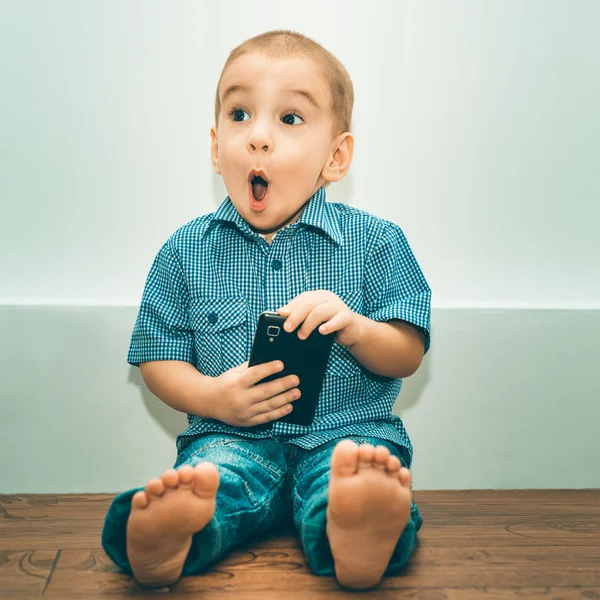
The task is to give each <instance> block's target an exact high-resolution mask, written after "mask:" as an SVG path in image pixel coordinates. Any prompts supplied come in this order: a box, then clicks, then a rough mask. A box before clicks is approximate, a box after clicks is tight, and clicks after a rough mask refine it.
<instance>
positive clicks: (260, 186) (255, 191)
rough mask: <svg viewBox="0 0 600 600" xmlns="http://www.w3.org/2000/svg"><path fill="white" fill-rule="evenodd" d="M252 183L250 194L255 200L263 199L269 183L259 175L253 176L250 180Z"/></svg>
mask: <svg viewBox="0 0 600 600" xmlns="http://www.w3.org/2000/svg"><path fill="white" fill-rule="evenodd" d="M250 184H251V185H252V195H253V196H254V199H255V200H256V201H257V202H260V201H261V200H263V199H264V197H265V196H266V194H267V188H268V187H269V184H268V183H267V182H266V181H265V180H264V179H263V178H262V177H260V176H259V175H255V176H254V178H253V179H252V180H251V181H250Z"/></svg>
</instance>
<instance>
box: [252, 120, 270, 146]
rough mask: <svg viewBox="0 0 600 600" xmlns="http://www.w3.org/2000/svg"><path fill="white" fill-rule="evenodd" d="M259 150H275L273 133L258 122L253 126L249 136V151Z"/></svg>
mask: <svg viewBox="0 0 600 600" xmlns="http://www.w3.org/2000/svg"><path fill="white" fill-rule="evenodd" d="M257 150H263V152H271V151H272V150H273V140H272V138H271V135H270V134H269V132H268V130H267V128H266V127H265V126H264V125H261V124H260V123H257V124H256V125H255V126H254V127H253V128H252V131H251V132H250V135H249V137H248V151H249V152H256V151H257Z"/></svg>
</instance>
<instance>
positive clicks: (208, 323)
mask: <svg viewBox="0 0 600 600" xmlns="http://www.w3.org/2000/svg"><path fill="white" fill-rule="evenodd" d="M189 319H190V327H191V329H192V331H193V332H194V349H195V351H196V366H197V368H198V370H199V371H200V372H201V373H202V374H204V375H208V376H209V377H218V376H219V375H221V374H222V373H224V372H225V371H228V370H229V369H232V368H233V367H237V366H239V365H241V364H242V363H243V362H244V361H246V360H248V356H247V354H248V352H247V339H248V303H247V301H246V299H245V298H244V297H228V298H199V299H196V300H193V301H192V302H191V304H190V309H189Z"/></svg>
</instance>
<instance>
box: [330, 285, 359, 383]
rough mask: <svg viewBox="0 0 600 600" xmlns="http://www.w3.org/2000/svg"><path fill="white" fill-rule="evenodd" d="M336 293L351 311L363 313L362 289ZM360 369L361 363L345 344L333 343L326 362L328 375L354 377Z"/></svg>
mask: <svg viewBox="0 0 600 600" xmlns="http://www.w3.org/2000/svg"><path fill="white" fill-rule="evenodd" d="M336 294H337V295H338V296H339V297H340V298H341V299H342V300H343V302H344V304H346V306H347V307H348V308H349V309H350V310H351V311H353V312H355V313H358V314H360V315H362V313H363V290H362V288H357V289H353V290H340V291H338V292H336ZM361 371H362V367H361V364H360V363H359V362H358V361H357V360H356V359H355V358H354V356H352V354H351V353H350V350H348V348H346V346H342V345H341V344H338V343H337V342H334V343H333V346H332V348H331V355H330V357H329V363H328V364H327V373H326V376H328V377H336V378H339V377H356V376H357V375H360V373H361Z"/></svg>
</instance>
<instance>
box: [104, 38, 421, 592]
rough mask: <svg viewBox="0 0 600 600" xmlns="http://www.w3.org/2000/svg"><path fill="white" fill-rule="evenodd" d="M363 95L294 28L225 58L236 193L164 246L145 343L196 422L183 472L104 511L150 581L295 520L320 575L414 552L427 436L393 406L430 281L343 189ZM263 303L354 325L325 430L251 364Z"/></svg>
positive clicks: (335, 366)
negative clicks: (334, 187)
mask: <svg viewBox="0 0 600 600" xmlns="http://www.w3.org/2000/svg"><path fill="white" fill-rule="evenodd" d="M353 98H354V97H353V88H352V83H351V81H350V78H349V76H348V74H347V72H346V70H345V69H344V67H343V66H342V65H341V63H340V62H339V61H338V60H337V59H336V58H335V57H334V56H333V55H332V54H330V53H329V52H328V51H327V50H325V49H324V48H323V47H322V46H320V45H319V44H317V43H316V42H314V41H312V40H310V39H308V38H306V37H305V36H302V35H300V34H298V33H295V32H291V31H287V30H284V31H272V32H268V33H265V34H262V35H259V36H257V37H255V38H252V39H250V40H247V41H246V42H244V43H243V44H241V45H240V46H238V47H237V48H236V49H234V50H233V51H232V53H231V54H230V56H229V58H228V60H227V62H226V64H225V66H224V68H223V72H222V74H221V78H220V80H219V83H218V86H217V96H216V107H215V123H216V125H215V126H214V127H212V128H211V139H212V145H211V156H212V162H213V166H214V169H215V171H216V172H217V173H218V174H220V175H222V177H223V179H224V182H225V186H226V188H227V191H228V193H229V196H228V197H227V198H226V200H225V201H224V202H223V203H222V204H221V205H220V207H219V208H218V210H217V211H216V212H215V213H211V214H208V215H204V216H202V217H200V218H198V219H196V220H194V221H192V222H190V223H188V224H187V225H185V226H183V227H182V228H180V229H179V230H178V231H177V232H175V233H174V234H173V235H172V236H171V237H170V238H169V240H168V241H167V242H166V243H165V245H164V246H163V247H162V248H161V250H160V252H159V253H158V256H157V257H156V259H155V261H154V264H153V266H152V268H151V270H150V274H149V276H148V280H147V282H146V287H145V290H144V295H143V298H142V302H141V306H140V311H139V314H138V318H137V321H136V324H135V328H134V331H133V335H132V341H131V348H130V352H129V357H128V361H129V362H130V363H131V364H132V365H138V366H139V367H140V369H141V372H142V376H143V378H144V381H145V383H146V385H147V386H148V388H149V389H150V390H151V391H152V392H153V393H154V394H155V395H156V396H158V397H159V398H161V399H162V400H163V401H164V402H166V403H167V404H168V405H169V406H171V407H173V408H175V409H176V410H179V411H182V412H185V413H187V414H188V423H189V427H188V429H187V430H186V431H184V432H183V433H181V434H180V435H179V436H178V438H177V450H178V455H177V460H176V463H175V468H174V469H170V470H168V471H166V472H165V473H164V474H163V475H162V477H161V478H159V479H152V480H150V481H149V482H148V484H147V485H146V486H145V488H138V489H134V490H130V491H128V492H124V493H122V494H120V495H119V496H117V497H116V498H115V499H114V500H113V503H112V505H111V508H110V510H109V513H108V515H107V517H106V522H105V526H104V531H103V536H102V541H103V545H104V548H105V550H106V552H107V554H108V555H109V556H110V557H111V559H112V560H113V561H114V562H115V563H116V564H117V565H119V566H120V567H121V568H123V569H124V570H126V571H128V572H131V573H133V575H134V577H135V578H136V579H137V581H138V582H140V583H141V584H142V585H146V586H152V587H158V586H164V585H168V584H170V583H173V582H175V581H176V580H177V579H178V578H179V577H180V576H181V575H191V574H197V573H200V572H202V570H204V569H205V567H206V566H207V565H209V564H211V563H212V562H214V561H217V560H218V559H219V558H221V557H223V556H224V555H225V554H226V553H227V552H229V551H230V550H231V549H232V548H234V547H236V546H237V545H239V544H240V543H242V542H243V541H244V540H245V539H247V538H248V537H249V536H250V535H253V534H255V533H258V532H260V531H264V530H266V529H268V528H270V527H272V526H273V525H275V524H276V523H279V522H280V520H281V519H283V518H285V517H292V518H293V520H294V523H295V525H296V527H297V529H298V532H299V534H300V538H301V542H302V546H303V549H304V551H305V553H306V556H307V560H308V563H309V565H310V568H311V569H312V571H313V572H314V573H315V574H317V575H330V576H332V575H335V576H336V578H337V580H338V582H339V583H340V585H342V586H343V587H347V588H352V589H366V588H370V587H373V586H375V585H377V584H378V583H379V581H380V580H381V578H382V577H383V576H384V575H386V574H392V573H397V572H398V571H399V570H400V569H402V567H403V566H404V565H405V564H406V563H407V561H408V559H409V558H410V556H411V554H412V552H413V551H414V549H415V548H416V545H417V536H416V532H417V530H418V529H419V527H420V526H421V523H422V519H421V517H420V515H419V511H418V509H417V507H416V505H415V504H414V502H412V497H411V474H410V471H409V470H408V468H409V467H410V464H411V460H412V446H411V443H410V440H409V438H408V436H407V434H406V431H405V429H404V427H403V425H402V421H401V420H400V419H399V418H398V417H395V416H393V415H392V414H391V409H392V406H393V403H394V401H395V399H396V397H397V395H398V392H399V391H400V387H401V383H402V382H401V378H402V377H407V376H410V375H412V374H413V373H414V372H415V371H416V370H417V369H418V367H419V365H420V363H421V361H422V359H423V355H424V354H425V352H427V350H428V349H429V336H430V324H429V313H430V297H431V292H430V289H429V287H428V285H427V283H426V281H425V279H424V277H423V275H422V273H421V270H420V269H419V266H418V264H417V262H416V260H415V258H414V256H413V254H412V252H411V250H410V248H409V246H408V243H407V242H406V240H405V238H404V236H403V234H402V231H401V230H400V228H399V227H397V226H396V225H394V224H393V223H391V222H389V221H385V220H382V219H378V218H377V217H375V216H373V215H370V214H369V213H366V212H364V211H360V210H357V209H354V208H351V207H348V206H345V205H342V204H330V203H327V202H326V199H325V187H327V185H328V184H329V183H330V182H332V181H339V180H341V179H342V178H343V177H344V176H345V174H346V172H347V171H348V168H349V166H350V162H351V160H352V154H353V149H354V146H353V144H354V142H353V137H352V135H351V134H350V132H349V130H350V121H351V115H352V106H353ZM264 310H271V311H279V313H280V314H281V315H284V316H286V317H287V327H286V328H287V330H288V331H296V330H297V331H298V335H299V337H300V338H301V339H304V338H306V337H307V336H308V335H309V334H310V333H311V332H312V331H313V330H314V329H315V328H317V327H318V328H319V330H320V331H321V332H323V333H332V332H336V337H335V342H336V343H334V346H333V349H332V354H331V357H330V361H329V364H328V371H327V374H326V377H325V380H324V384H323V389H322V392H321V395H320V398H319V405H318V407H317V412H316V415H315V420H314V422H313V424H312V425H311V426H309V427H304V426H299V425H293V424H287V423H281V422H278V419H279V418H280V417H282V416H283V415H285V414H286V413H288V412H289V411H290V410H292V409H293V403H294V402H296V401H300V402H301V401H302V400H301V399H299V398H298V395H299V394H298V390H297V387H296V386H297V385H298V380H297V377H295V376H288V377H280V378H278V379H276V380H274V381H272V382H270V383H259V382H260V381H261V380H262V379H263V378H265V377H266V376H267V375H270V374H272V373H276V372H277V371H278V370H281V368H282V365H281V364H277V361H275V362H273V363H268V364H263V365H256V366H254V367H252V368H248V362H247V359H248V357H249V354H250V349H251V346H252V338H253V333H254V330H255V327H256V323H257V320H258V315H259V314H260V312H262V311H264Z"/></svg>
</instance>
